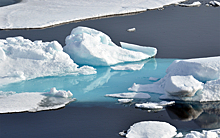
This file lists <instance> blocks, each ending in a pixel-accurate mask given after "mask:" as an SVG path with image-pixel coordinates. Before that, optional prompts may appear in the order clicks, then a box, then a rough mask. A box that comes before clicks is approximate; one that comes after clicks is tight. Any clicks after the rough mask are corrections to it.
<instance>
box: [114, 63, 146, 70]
mask: <svg viewBox="0 0 220 138" xmlns="http://www.w3.org/2000/svg"><path fill="white" fill-rule="evenodd" d="M143 66H144V64H127V65H117V66H113V67H111V69H113V70H141V69H142V68H143Z"/></svg>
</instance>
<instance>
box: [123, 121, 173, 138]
mask: <svg viewBox="0 0 220 138" xmlns="http://www.w3.org/2000/svg"><path fill="white" fill-rule="evenodd" d="M158 130H159V131H158ZM176 134H177V133H176V128H175V127H174V126H172V125H170V124H169V123H166V122H159V121H142V122H139V123H135V124H133V125H132V126H130V128H129V129H128V131H127V134H126V137H127V138H171V137H173V136H175V135H176Z"/></svg>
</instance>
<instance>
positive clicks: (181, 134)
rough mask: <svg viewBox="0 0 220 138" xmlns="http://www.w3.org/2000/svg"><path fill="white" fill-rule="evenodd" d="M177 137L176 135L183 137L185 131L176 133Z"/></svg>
mask: <svg viewBox="0 0 220 138" xmlns="http://www.w3.org/2000/svg"><path fill="white" fill-rule="evenodd" d="M175 137H176V138H181V137H183V133H181V132H179V133H178V134H176V136H175Z"/></svg>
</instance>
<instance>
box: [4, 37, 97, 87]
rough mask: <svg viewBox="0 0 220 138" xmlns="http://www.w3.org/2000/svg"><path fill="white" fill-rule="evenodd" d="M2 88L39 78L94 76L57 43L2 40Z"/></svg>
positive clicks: (18, 38) (14, 38)
mask: <svg viewBox="0 0 220 138" xmlns="http://www.w3.org/2000/svg"><path fill="white" fill-rule="evenodd" d="M0 55H1V56H0V66H1V68H0V85H5V84H8V83H13V82H17V81H21V80H29V79H33V78H37V77H44V76H56V75H66V74H85V75H88V74H95V73H96V70H95V69H94V68H93V67H88V66H83V67H81V68H78V65H77V64H75V63H74V61H73V60H72V59H71V58H70V56H69V55H68V54H66V53H65V52H63V48H62V46H61V45H60V44H59V43H58V42H57V41H52V42H42V41H34V42H32V41H30V40H29V39H24V38H23V37H21V36H18V37H9V38H6V39H5V40H4V39H0Z"/></svg>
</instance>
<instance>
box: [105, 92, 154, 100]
mask: <svg viewBox="0 0 220 138" xmlns="http://www.w3.org/2000/svg"><path fill="white" fill-rule="evenodd" d="M105 96H107V97H116V98H126V99H131V98H144V99H148V98H150V95H149V94H147V93H136V92H128V93H116V94H106V95H105Z"/></svg>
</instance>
